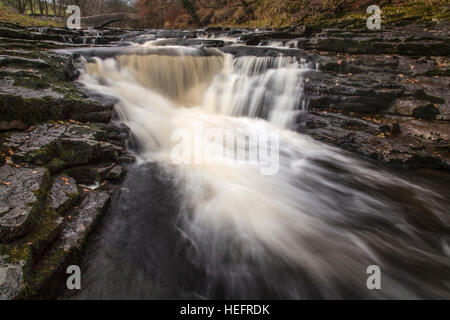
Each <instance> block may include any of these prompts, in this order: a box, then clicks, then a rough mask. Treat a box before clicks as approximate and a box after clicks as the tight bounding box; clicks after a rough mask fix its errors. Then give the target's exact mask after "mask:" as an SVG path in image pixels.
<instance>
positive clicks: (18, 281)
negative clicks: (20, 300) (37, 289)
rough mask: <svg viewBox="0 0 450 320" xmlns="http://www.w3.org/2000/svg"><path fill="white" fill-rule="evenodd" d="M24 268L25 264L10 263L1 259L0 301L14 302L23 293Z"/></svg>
mask: <svg viewBox="0 0 450 320" xmlns="http://www.w3.org/2000/svg"><path fill="white" fill-rule="evenodd" d="M23 266H24V263H23V262H19V263H9V262H7V261H6V259H5V258H4V257H0V300H12V299H14V298H16V297H17V296H18V295H19V293H20V292H21V291H22V289H23V288H24V282H23V278H22V276H23V269H22V268H23Z"/></svg>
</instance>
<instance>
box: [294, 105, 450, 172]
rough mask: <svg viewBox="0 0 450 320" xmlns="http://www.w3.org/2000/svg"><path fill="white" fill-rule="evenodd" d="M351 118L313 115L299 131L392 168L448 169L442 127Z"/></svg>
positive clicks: (449, 157)
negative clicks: (442, 144)
mask: <svg viewBox="0 0 450 320" xmlns="http://www.w3.org/2000/svg"><path fill="white" fill-rule="evenodd" d="M353 119H354V118H352V117H350V116H344V115H339V114H333V113H327V112H325V113H315V112H313V113H311V114H309V115H308V116H307V119H306V122H305V124H304V125H302V126H301V127H300V128H299V130H300V131H301V132H304V133H307V134H309V135H311V136H312V137H313V138H315V139H317V140H320V141H323V142H326V143H330V144H332V145H335V146H338V147H341V148H343V149H346V150H349V151H353V152H357V153H359V154H362V155H365V156H366V157H369V158H372V159H376V160H378V161H381V162H384V163H387V164H389V165H391V166H394V167H398V168H403V169H413V168H436V169H449V168H450V152H448V150H444V149H442V148H441V143H443V142H444V141H447V142H448V141H449V137H450V135H449V133H450V131H449V128H448V127H447V126H446V125H445V124H439V123H433V124H432V123H430V122H427V121H421V120H411V119H403V120H401V121H396V120H390V119H383V121H385V122H384V123H382V124H381V125H378V122H380V121H381V120H379V119H371V118H365V120H362V119H360V120H358V121H355V120H353ZM388 127H390V128H391V130H390V132H389V130H388ZM399 133H401V134H399Z"/></svg>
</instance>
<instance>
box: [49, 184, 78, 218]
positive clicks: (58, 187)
mask: <svg viewBox="0 0 450 320" xmlns="http://www.w3.org/2000/svg"><path fill="white" fill-rule="evenodd" d="M79 196H80V194H79V192H78V188H77V184H76V182H75V180H74V179H73V178H71V177H69V176H65V175H60V176H57V177H56V178H55V179H54V182H53V184H52V187H51V189H50V192H49V198H48V199H49V200H48V201H49V205H50V206H51V207H52V208H53V209H55V210H56V211H57V212H59V213H64V212H67V211H68V210H69V209H70V208H72V207H73V206H74V204H75V203H76V201H77V199H78V198H79Z"/></svg>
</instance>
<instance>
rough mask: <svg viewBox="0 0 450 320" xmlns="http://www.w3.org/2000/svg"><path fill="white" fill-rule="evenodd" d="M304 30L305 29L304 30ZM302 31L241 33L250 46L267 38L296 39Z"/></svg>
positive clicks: (242, 38) (243, 39)
mask: <svg viewBox="0 0 450 320" xmlns="http://www.w3.org/2000/svg"><path fill="white" fill-rule="evenodd" d="M302 31H303V32H304V30H302ZM303 32H302V33H291V32H279V31H278V32H277V31H274V32H257V33H247V34H243V35H241V38H240V40H242V41H244V42H245V44H246V45H248V46H256V45H258V44H260V43H261V42H263V41H267V40H269V41H270V40H289V39H296V38H298V37H301V36H302V35H303Z"/></svg>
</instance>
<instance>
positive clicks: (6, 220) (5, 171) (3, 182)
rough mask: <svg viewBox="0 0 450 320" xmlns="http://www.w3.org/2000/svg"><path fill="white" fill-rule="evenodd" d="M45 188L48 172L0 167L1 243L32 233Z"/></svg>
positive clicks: (39, 169)
mask: <svg viewBox="0 0 450 320" xmlns="http://www.w3.org/2000/svg"><path fill="white" fill-rule="evenodd" d="M48 185H49V175H48V171H47V170H45V169H43V168H35V169H32V168H14V167H11V166H9V165H4V166H2V167H1V168H0V203H1V205H0V206H1V207H0V242H3V243H5V242H6V243H8V242H11V241H14V240H16V239H19V238H21V237H23V236H25V235H26V234H28V233H29V232H30V231H31V229H32V228H33V226H34V224H35V221H34V215H36V214H37V213H38V212H39V211H40V210H42V208H43V205H44V201H45V195H46V192H47V189H48Z"/></svg>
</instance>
